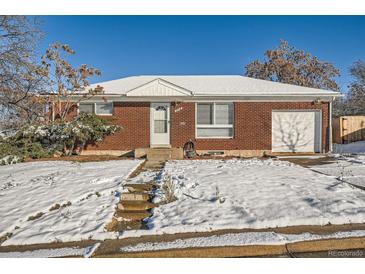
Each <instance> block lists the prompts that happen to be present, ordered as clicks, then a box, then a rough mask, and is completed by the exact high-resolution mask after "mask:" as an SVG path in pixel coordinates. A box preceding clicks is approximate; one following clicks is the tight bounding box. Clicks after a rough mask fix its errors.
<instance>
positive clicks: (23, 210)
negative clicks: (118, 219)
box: [0, 160, 142, 245]
mask: <svg viewBox="0 0 365 274" xmlns="http://www.w3.org/2000/svg"><path fill="white" fill-rule="evenodd" d="M141 162H142V161H140V160H120V161H105V162H90V163H77V162H65V161H49V162H31V163H21V164H16V165H13V166H1V167H0V182H1V184H0V204H1V207H0V216H1V218H0V231H1V233H2V234H5V233H12V234H13V235H12V237H11V238H10V239H8V240H6V241H5V242H4V243H2V245H17V244H34V243H49V242H58V241H63V242H65V241H78V240H86V239H104V238H110V237H116V236H117V235H114V234H113V233H111V232H105V231H104V226H105V224H106V223H107V222H109V221H110V220H111V219H112V216H113V213H114V207H115V204H116V203H117V201H118V200H117V199H116V197H115V193H116V192H118V191H121V189H122V184H123V181H124V180H125V179H126V178H127V177H128V176H129V174H130V173H131V172H133V170H135V168H137V167H138V165H140V164H141ZM56 204H58V205H60V208H58V209H55V210H51V208H52V207H55V205H56ZM38 213H43V215H41V216H40V217H39V218H36V219H34V220H29V217H34V216H36V215H37V214H38ZM0 236H1V235H0Z"/></svg>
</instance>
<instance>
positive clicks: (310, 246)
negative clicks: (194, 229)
mask: <svg viewBox="0 0 365 274" xmlns="http://www.w3.org/2000/svg"><path fill="white" fill-rule="evenodd" d="M351 249H365V237H360V238H344V239H328V240H316V241H303V242H296V243H291V244H287V245H249V246H225V247H208V248H185V249H170V250H161V251H147V252H123V253H122V252H121V253H113V254H99V255H98V254H96V256H95V257H97V258H227V257H262V256H265V257H266V256H267V257H270V256H272V257H276V256H284V255H287V256H290V255H291V254H295V253H308V252H326V251H340V250H351Z"/></svg>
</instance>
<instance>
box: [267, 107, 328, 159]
mask: <svg viewBox="0 0 365 274" xmlns="http://www.w3.org/2000/svg"><path fill="white" fill-rule="evenodd" d="M321 124H322V123H321V112H320V111H315V110H308V111H306V110H297V111H290V110H289V111H281V110H280V111H273V112H272V131H271V134H272V147H271V150H272V152H321Z"/></svg>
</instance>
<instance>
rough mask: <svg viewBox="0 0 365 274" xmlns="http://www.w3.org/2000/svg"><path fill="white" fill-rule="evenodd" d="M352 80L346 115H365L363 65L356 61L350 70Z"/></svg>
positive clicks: (364, 75)
mask: <svg viewBox="0 0 365 274" xmlns="http://www.w3.org/2000/svg"><path fill="white" fill-rule="evenodd" d="M350 73H351V75H352V77H353V78H354V80H353V81H352V83H351V84H350V86H349V93H348V98H347V106H346V109H347V114H355V115H359V114H365V63H364V62H363V61H361V60H359V61H356V62H354V63H353V65H352V66H351V68H350Z"/></svg>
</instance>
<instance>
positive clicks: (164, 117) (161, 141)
mask: <svg viewBox="0 0 365 274" xmlns="http://www.w3.org/2000/svg"><path fill="white" fill-rule="evenodd" d="M150 117H151V146H155V147H156V146H169V145H170V103H151V116H150Z"/></svg>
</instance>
